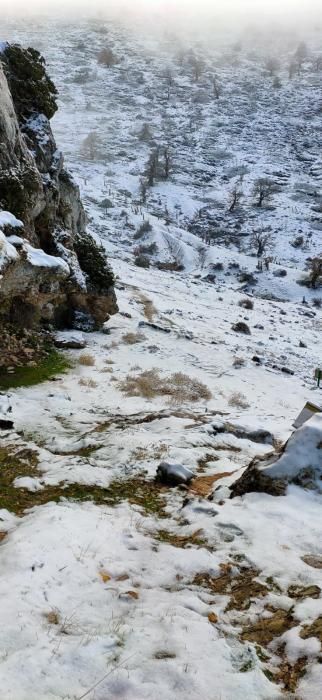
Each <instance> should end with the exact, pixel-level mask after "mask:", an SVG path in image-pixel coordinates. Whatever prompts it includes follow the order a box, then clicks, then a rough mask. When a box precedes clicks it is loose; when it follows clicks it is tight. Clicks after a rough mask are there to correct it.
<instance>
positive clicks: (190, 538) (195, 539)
mask: <svg viewBox="0 0 322 700" xmlns="http://www.w3.org/2000/svg"><path fill="white" fill-rule="evenodd" d="M154 537H155V539H156V540H158V541H159V542H166V544H171V545H172V546H173V547H180V548H182V549H186V548H188V547H205V548H206V549H209V550H211V547H209V546H208V544H207V540H205V539H204V537H203V530H202V529H200V530H196V531H195V532H193V533H192V534H191V535H176V534H175V533H173V532H169V530H158V532H157V533H155V535H154Z"/></svg>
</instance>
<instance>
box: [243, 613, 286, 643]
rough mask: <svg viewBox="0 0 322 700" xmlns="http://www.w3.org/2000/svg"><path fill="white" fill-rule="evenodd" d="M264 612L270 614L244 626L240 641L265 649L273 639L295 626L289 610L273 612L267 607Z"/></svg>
mask: <svg viewBox="0 0 322 700" xmlns="http://www.w3.org/2000/svg"><path fill="white" fill-rule="evenodd" d="M266 610H267V611H268V612H271V613H272V614H271V615H270V616H269V617H262V618H261V619H260V620H257V622H254V623H250V624H249V625H246V626H245V627H244V628H243V630H242V633H241V639H242V641H248V642H253V643H254V644H259V645H260V646H262V647H267V646H268V645H269V644H270V643H271V642H272V641H273V639H277V638H278V637H280V636H281V635H282V634H284V632H287V631H288V630H290V629H291V628H292V627H295V625H296V624H297V623H296V622H295V620H294V618H293V616H292V614H291V612H290V611H289V610H288V611H287V610H282V609H277V610H275V609H274V608H271V607H270V606H267V607H266Z"/></svg>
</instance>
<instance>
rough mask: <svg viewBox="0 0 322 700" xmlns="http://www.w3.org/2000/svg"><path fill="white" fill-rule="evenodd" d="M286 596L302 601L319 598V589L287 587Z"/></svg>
mask: <svg viewBox="0 0 322 700" xmlns="http://www.w3.org/2000/svg"><path fill="white" fill-rule="evenodd" d="M287 593H288V595H289V596H290V598H296V599H298V600H302V599H303V598H319V597H320V593H321V588H320V587H319V586H296V585H294V586H289V588H288V591H287Z"/></svg>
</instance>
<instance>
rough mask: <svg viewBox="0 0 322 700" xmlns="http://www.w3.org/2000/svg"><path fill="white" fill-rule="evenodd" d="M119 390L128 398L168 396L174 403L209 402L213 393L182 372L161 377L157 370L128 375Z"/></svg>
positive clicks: (120, 384)
mask: <svg viewBox="0 0 322 700" xmlns="http://www.w3.org/2000/svg"><path fill="white" fill-rule="evenodd" d="M119 388H120V389H121V391H122V392H123V393H124V394H126V395H127V396H142V397H143V398H145V399H153V398H154V397H155V396H168V397H169V401H170V402H173V403H183V402H186V401H187V402H196V401H199V400H201V399H204V400H206V401H209V399H211V392H210V391H209V389H208V387H207V386H206V385H205V384H203V383H202V382H200V381H199V380H198V379H194V378H192V377H189V376H188V375H187V374H183V373H182V372H176V373H175V374H172V375H167V376H164V377H162V376H160V374H159V372H158V370H157V369H151V370H145V371H144V372H141V374H138V375H128V376H127V377H126V378H125V379H124V380H123V381H121V382H120V383H119Z"/></svg>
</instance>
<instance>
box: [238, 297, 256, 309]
mask: <svg viewBox="0 0 322 700" xmlns="http://www.w3.org/2000/svg"><path fill="white" fill-rule="evenodd" d="M238 306H241V307H242V308H243V309H253V308H254V302H253V301H252V299H248V297H246V298H245V299H241V300H240V301H239V302H238Z"/></svg>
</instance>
